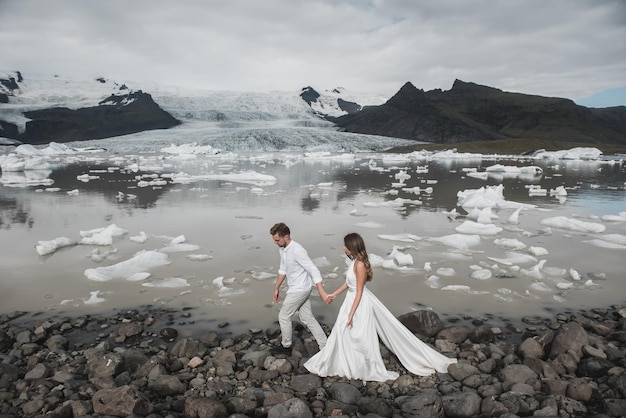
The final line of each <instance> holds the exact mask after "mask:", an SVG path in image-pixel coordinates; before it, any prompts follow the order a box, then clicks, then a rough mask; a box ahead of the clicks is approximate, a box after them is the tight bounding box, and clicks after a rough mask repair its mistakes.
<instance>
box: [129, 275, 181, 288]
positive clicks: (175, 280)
mask: <svg viewBox="0 0 626 418" xmlns="http://www.w3.org/2000/svg"><path fill="white" fill-rule="evenodd" d="M141 285H142V286H146V287H167V288H176V287H189V286H190V284H189V282H188V281H187V279H183V278H182V277H170V278H167V279H163V280H158V281H156V280H154V281H150V282H144V283H142V284H141Z"/></svg>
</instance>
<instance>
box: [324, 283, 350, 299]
mask: <svg viewBox="0 0 626 418" xmlns="http://www.w3.org/2000/svg"><path fill="white" fill-rule="evenodd" d="M347 288H348V285H347V283H344V284H342V285H341V286H339V287H338V288H337V290H335V291H334V292H333V293H331V294H330V295H328V296H329V297H330V299H331V301H332V300H333V299H335V298H336V297H337V296H339V295H340V294H341V293H343V292H344V291H345V290H346V289H347Z"/></svg>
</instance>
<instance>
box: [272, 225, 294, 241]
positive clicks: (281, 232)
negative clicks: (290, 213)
mask: <svg viewBox="0 0 626 418" xmlns="http://www.w3.org/2000/svg"><path fill="white" fill-rule="evenodd" d="M270 234H271V235H272V236H274V235H276V234H278V236H279V237H281V238H282V237H284V236H285V235H290V236H291V231H290V230H289V227H288V226H287V225H286V224H284V223H283V222H279V223H277V224H275V225H274V226H273V227H271V228H270Z"/></svg>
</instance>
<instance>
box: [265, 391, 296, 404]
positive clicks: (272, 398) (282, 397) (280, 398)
mask: <svg viewBox="0 0 626 418" xmlns="http://www.w3.org/2000/svg"><path fill="white" fill-rule="evenodd" d="M291 398H293V395H292V394H291V393H287V392H272V393H268V394H267V395H266V396H265V399H264V400H263V406H265V407H269V406H273V405H277V404H279V403H283V402H285V401H287V400H289V399H291Z"/></svg>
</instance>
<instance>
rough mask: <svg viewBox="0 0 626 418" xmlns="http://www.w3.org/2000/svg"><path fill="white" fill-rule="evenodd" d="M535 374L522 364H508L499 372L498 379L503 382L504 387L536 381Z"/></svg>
mask: <svg viewBox="0 0 626 418" xmlns="http://www.w3.org/2000/svg"><path fill="white" fill-rule="evenodd" d="M537 377H538V376H537V373H535V372H534V371H533V369H531V368H530V367H528V366H526V365H524V364H510V365H508V366H506V367H504V368H503V369H502V370H501V371H500V379H501V380H502V381H503V382H504V383H503V384H504V386H505V388H506V385H507V384H509V385H512V384H514V383H528V382H529V381H531V380H536V379H537Z"/></svg>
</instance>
